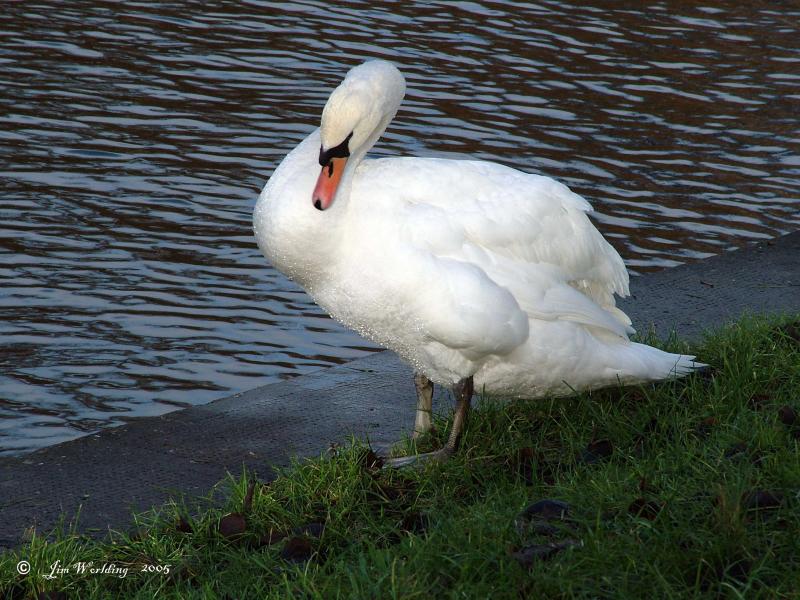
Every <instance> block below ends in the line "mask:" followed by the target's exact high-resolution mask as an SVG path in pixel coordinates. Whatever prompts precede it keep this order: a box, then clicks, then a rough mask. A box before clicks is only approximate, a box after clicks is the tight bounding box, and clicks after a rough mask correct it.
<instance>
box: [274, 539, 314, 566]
mask: <svg viewBox="0 0 800 600" xmlns="http://www.w3.org/2000/svg"><path fill="white" fill-rule="evenodd" d="M313 554H314V547H313V546H312V545H311V542H310V541H309V540H308V539H307V538H304V537H293V538H290V539H288V540H286V544H285V545H284V547H283V550H281V558H283V559H284V560H288V561H289V562H296V563H301V562H306V561H307V560H309V559H310V558H311V556H312V555H313Z"/></svg>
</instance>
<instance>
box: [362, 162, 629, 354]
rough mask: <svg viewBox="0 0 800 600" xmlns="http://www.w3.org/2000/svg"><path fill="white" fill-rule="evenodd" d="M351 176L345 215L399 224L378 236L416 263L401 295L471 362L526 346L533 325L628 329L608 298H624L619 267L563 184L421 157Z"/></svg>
mask: <svg viewBox="0 0 800 600" xmlns="http://www.w3.org/2000/svg"><path fill="white" fill-rule="evenodd" d="M358 180H359V186H358V187H359V189H358V190H354V192H357V193H355V194H354V195H353V197H352V199H353V200H356V201H355V202H353V203H352V206H351V207H350V210H352V211H354V213H358V214H360V215H361V222H362V225H363V226H364V227H369V228H371V230H372V231H374V228H377V229H381V228H384V229H385V228H386V225H385V224H386V223H391V224H392V225H393V226H394V227H395V228H398V227H402V230H398V229H395V231H394V232H393V233H392V232H391V231H389V230H386V231H384V233H383V237H382V239H383V240H384V242H385V243H386V244H388V245H392V240H395V241H396V244H397V245H398V248H399V247H400V245H402V248H401V249H400V250H399V251H398V248H395V250H394V251H395V252H396V253H398V256H397V257H396V258H397V259H398V260H404V261H408V264H409V265H413V266H410V267H409V268H408V269H406V270H404V272H405V273H406V278H412V279H413V281H412V280H409V281H402V278H400V279H399V280H397V282H398V290H400V289H406V290H416V293H417V296H418V297H416V298H414V299H412V298H409V299H408V300H409V301H412V302H417V303H418V308H419V310H418V312H417V313H416V314H418V315H421V317H420V318H421V321H422V323H421V326H422V327H424V328H425V329H426V333H427V334H428V335H429V336H430V337H431V338H432V339H434V340H436V341H439V342H441V343H443V344H445V345H446V346H448V347H451V348H458V349H460V350H461V351H462V352H463V353H464V354H465V355H466V356H469V357H472V356H475V357H477V356H479V355H481V354H505V353H507V352H509V351H511V350H513V348H515V347H516V346H517V345H519V344H521V343H523V342H524V341H525V339H526V338H527V332H528V327H527V319H528V318H538V319H545V320H556V319H561V320H569V321H575V322H579V323H582V324H584V325H586V326H588V327H590V328H593V329H594V330H598V331H600V332H605V333H611V334H612V335H614V336H621V337H627V334H628V333H630V332H632V331H633V330H632V328H631V327H630V323H631V322H630V319H629V318H628V317H627V316H626V315H625V314H624V313H623V312H622V311H621V310H619V309H617V308H616V306H615V302H614V294H615V293H616V294H619V295H620V296H626V295H628V293H629V292H628V273H627V270H626V269H625V265H624V263H623V262H622V259H621V258H620V256H619V254H618V253H617V252H616V250H614V248H613V247H612V246H611V245H610V244H609V243H608V242H606V240H605V239H604V238H603V236H602V235H601V234H600V232H599V231H597V229H596V228H595V227H594V225H593V224H592V223H591V221H590V220H589V218H588V217H587V213H588V212H591V210H592V208H591V206H590V205H589V203H588V202H586V201H585V200H584V199H583V198H581V197H580V196H578V195H577V194H574V193H573V192H571V191H570V190H569V188H567V187H566V186H565V185H563V184H561V183H559V182H557V181H555V180H553V179H550V178H548V177H542V176H537V175H531V174H527V173H522V172H520V171H517V170H515V169H511V168H508V167H504V166H502V165H498V164H494V163H487V162H482V161H453V160H442V159H424V158H390V159H380V160H371V161H364V162H363V163H362V164H361V165H360V166H359V170H358ZM373 190H374V192H373ZM400 224H402V225H400ZM401 240H402V242H401ZM400 255H402V258H400ZM422 282H425V283H424V285H420V283H422ZM419 290H423V291H422V292H419ZM420 294H421V295H420ZM445 299H449V301H448V305H447V306H443V305H442V302H443V301H444V300H445ZM426 306H428V307H430V308H429V309H428V310H430V311H431V314H429V315H426ZM445 313H446V314H447V315H448V316H447V318H443V314H445ZM426 316H427V318H426Z"/></svg>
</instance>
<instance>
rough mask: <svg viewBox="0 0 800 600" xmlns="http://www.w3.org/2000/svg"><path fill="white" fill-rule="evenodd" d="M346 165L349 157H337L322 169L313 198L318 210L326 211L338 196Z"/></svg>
mask: <svg viewBox="0 0 800 600" xmlns="http://www.w3.org/2000/svg"><path fill="white" fill-rule="evenodd" d="M346 164H347V157H336V158H332V159H330V161H329V162H328V164H327V165H325V166H324V167H322V172H321V173H320V174H319V179H317V185H316V187H315V188H314V194H313V195H312V196H311V201H312V202H313V203H314V207H315V208H316V209H317V210H325V209H326V208H328V207H329V206H330V205H331V204H333V197H334V196H335V195H336V188H338V187H339V181H340V180H341V179H342V174H343V173H344V166H345V165H346Z"/></svg>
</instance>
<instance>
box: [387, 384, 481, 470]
mask: <svg viewBox="0 0 800 600" xmlns="http://www.w3.org/2000/svg"><path fill="white" fill-rule="evenodd" d="M473 392H474V386H473V383H472V377H467V378H465V379H462V380H461V381H459V382H458V383H457V384H455V385H454V386H453V394H455V397H456V410H455V414H454V416H453V428H452V429H451V430H450V437H448V438H447V443H446V444H445V445H444V447H443V448H440V449H439V450H436V451H435V452H428V453H426V454H412V455H410V456H401V457H399V458H389V459H386V460H385V461H384V463H383V467H384V468H389V469H397V468H399V467H406V466H408V465H412V464H415V463H421V462H423V461H426V462H427V461H442V462H443V461H445V460H447V459H448V458H450V457H451V456H453V454H455V451H456V450H457V449H458V443H459V442H460V441H461V434H463V433H464V425H465V424H466V422H467V416H468V415H469V407H470V403H471V402H472V394H473Z"/></svg>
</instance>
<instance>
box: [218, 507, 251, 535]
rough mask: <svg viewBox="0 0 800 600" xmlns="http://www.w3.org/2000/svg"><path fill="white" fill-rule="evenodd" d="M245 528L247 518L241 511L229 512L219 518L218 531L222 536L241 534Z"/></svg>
mask: <svg viewBox="0 0 800 600" xmlns="http://www.w3.org/2000/svg"><path fill="white" fill-rule="evenodd" d="M246 530H247V520H246V519H245V518H244V515H243V514H241V513H229V514H227V515H225V516H224V517H222V518H221V519H220V520H219V533H220V535H221V536H222V537H224V538H229V539H230V538H233V537H237V536H240V535H242V534H243V533H244V532H245V531H246Z"/></svg>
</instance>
